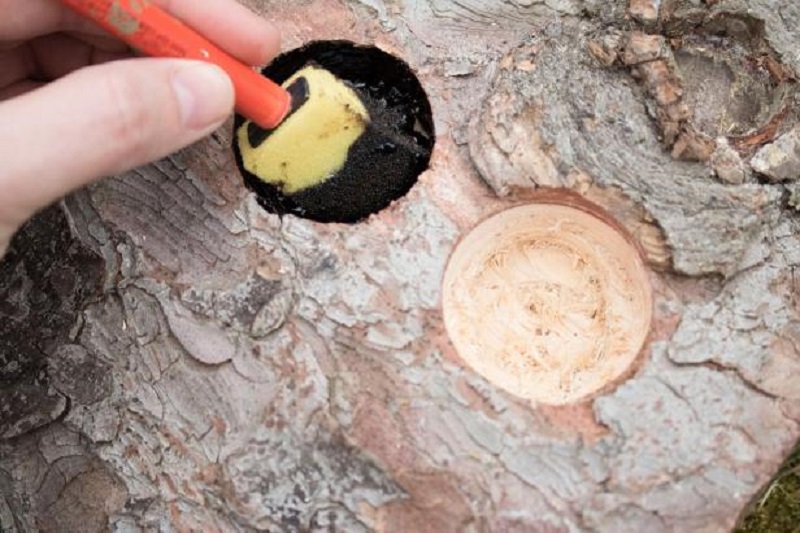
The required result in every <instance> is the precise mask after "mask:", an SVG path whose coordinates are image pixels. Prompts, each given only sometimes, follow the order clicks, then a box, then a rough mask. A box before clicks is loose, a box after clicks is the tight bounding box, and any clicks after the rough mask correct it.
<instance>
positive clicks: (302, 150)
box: [237, 66, 370, 195]
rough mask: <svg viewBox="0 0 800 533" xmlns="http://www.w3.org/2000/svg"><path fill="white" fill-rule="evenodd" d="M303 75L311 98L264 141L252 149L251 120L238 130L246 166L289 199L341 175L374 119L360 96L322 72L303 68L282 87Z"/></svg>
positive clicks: (336, 79)
mask: <svg viewBox="0 0 800 533" xmlns="http://www.w3.org/2000/svg"><path fill="white" fill-rule="evenodd" d="M301 77H303V78H305V79H306V81H307V83H308V93H309V96H308V100H307V101H306V102H305V103H304V104H303V105H302V106H300V108H298V109H297V110H296V111H295V112H294V113H293V114H292V115H290V116H289V117H288V118H287V119H286V120H284V122H283V123H281V124H280V125H279V126H278V127H277V128H276V129H275V130H274V131H273V132H272V133H271V134H270V136H269V137H267V139H266V140H265V141H264V142H263V143H261V144H260V145H259V146H251V145H250V139H249V136H248V127H249V125H250V122H245V123H244V124H243V125H242V126H241V127H240V128H239V130H238V132H237V139H238V142H239V150H240V153H241V156H242V163H243V165H244V168H245V169H246V170H247V171H248V172H250V173H251V174H254V175H255V176H257V177H258V178H259V179H261V180H262V181H265V182H267V183H270V184H272V185H274V186H277V187H279V188H280V189H281V190H282V192H283V193H284V194H287V195H291V194H294V193H297V192H300V191H303V190H305V189H309V188H311V187H315V186H317V185H320V184H322V183H324V182H325V181H327V180H328V179H329V178H331V177H332V176H334V175H335V174H336V173H337V172H339V171H340V170H341V169H342V168H343V167H344V165H345V163H346V162H347V155H348V152H349V150H350V147H351V146H352V145H353V143H355V142H356V140H358V138H359V137H361V135H362V134H363V133H364V131H365V129H366V127H367V124H368V123H369V120H370V117H369V112H368V111H367V109H366V107H364V104H363V103H362V102H361V99H360V98H359V96H358V94H357V93H356V92H355V91H354V90H353V89H352V88H351V87H349V86H347V85H346V84H345V83H343V82H342V81H341V80H339V79H338V78H336V77H335V76H334V75H333V74H331V73H330V72H328V71H327V70H324V69H322V68H319V67H315V66H307V67H304V68H303V69H301V70H299V71H298V72H297V73H296V74H295V75H294V76H292V77H291V78H289V80H287V81H286V83H284V85H283V87H284V88H287V87H289V86H290V85H291V84H292V83H294V82H295V81H296V80H298V79H299V78H301Z"/></svg>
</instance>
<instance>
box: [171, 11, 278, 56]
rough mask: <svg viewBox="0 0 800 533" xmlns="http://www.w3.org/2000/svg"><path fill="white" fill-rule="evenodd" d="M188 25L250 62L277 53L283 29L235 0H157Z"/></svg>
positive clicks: (232, 53)
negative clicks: (199, 0) (279, 29)
mask: <svg viewBox="0 0 800 533" xmlns="http://www.w3.org/2000/svg"><path fill="white" fill-rule="evenodd" d="M156 3H158V4H160V5H161V6H162V7H163V8H164V9H165V10H166V11H169V12H170V13H172V14H173V15H175V16H176V17H178V18H179V19H181V20H182V21H183V22H185V23H186V24H187V25H188V26H190V27H192V28H194V29H195V30H197V31H198V32H200V33H202V34H203V35H204V36H206V37H207V38H208V39H210V40H211V41H213V42H214V43H215V44H217V45H218V46H219V47H220V48H222V49H224V50H225V51H227V52H229V53H230V54H231V55H234V56H236V57H238V58H239V59H241V60H242V61H244V62H245V63H247V64H249V65H261V64H263V63H267V62H269V61H270V60H271V59H272V58H273V57H275V56H276V55H278V53H279V52H280V49H281V42H280V32H278V30H277V29H276V28H275V26H274V25H273V24H271V23H270V22H268V21H267V20H265V19H263V18H262V17H259V16H258V15H256V14H255V13H253V12H252V11H250V10H249V9H247V8H246V7H245V6H243V5H242V4H240V3H238V2H235V1H232V0H203V1H202V2H198V1H197V0H158V1H157V2H156Z"/></svg>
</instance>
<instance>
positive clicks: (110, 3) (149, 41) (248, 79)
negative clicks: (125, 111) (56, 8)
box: [61, 0, 291, 129]
mask: <svg viewBox="0 0 800 533" xmlns="http://www.w3.org/2000/svg"><path fill="white" fill-rule="evenodd" d="M61 2H62V3H63V4H64V5H66V6H67V7H69V8H71V9H73V10H74V11H76V12H78V13H79V14H81V15H82V16H84V17H86V18H89V19H91V20H92V21H94V22H95V23H96V24H98V25H100V26H101V27H102V28H104V29H105V30H106V31H108V32H109V33H111V34H112V35H115V36H116V37H118V38H119V39H120V40H122V41H124V42H126V43H127V44H128V45H130V46H131V47H133V48H135V49H136V50H138V51H140V52H142V53H143V54H145V55H148V56H152V57H175V58H184V59H196V60H200V61H207V62H209V63H213V64H215V65H217V66H218V67H220V68H222V69H223V70H224V71H225V72H226V73H227V74H228V76H230V78H231V80H232V81H233V86H234V88H235V90H236V109H237V111H238V112H239V113H240V114H242V115H244V116H246V117H247V118H249V119H250V120H252V121H254V122H256V123H257V124H258V125H259V126H261V127H263V128H266V129H272V128H275V127H276V126H277V125H278V124H280V123H281V121H282V120H283V119H284V117H285V116H286V114H287V113H288V112H289V109H290V107H291V97H290V96H289V94H288V93H287V92H286V91H285V90H284V89H283V88H282V87H281V86H279V85H278V84H276V83H275V82H273V81H271V80H269V79H267V78H265V77H263V76H261V75H260V74H258V73H257V72H255V71H254V70H253V69H252V68H250V67H248V66H247V65H245V64H244V63H242V62H240V61H238V60H237V59H235V58H233V57H232V56H230V55H229V54H227V53H226V52H224V51H223V50H221V49H220V48H219V47H217V46H216V45H214V44H212V43H211V42H210V41H209V40H208V39H206V38H205V37H203V36H202V35H200V34H199V33H197V32H196V31H195V30H193V29H191V28H190V27H189V26H187V25H186V24H184V23H183V22H181V21H180V20H178V19H176V18H175V17H173V16H172V15H170V14H168V13H167V12H166V11H164V10H162V9H160V8H159V7H157V6H155V5H153V4H151V3H150V1H149V0H61Z"/></svg>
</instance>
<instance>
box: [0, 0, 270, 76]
mask: <svg viewBox="0 0 800 533" xmlns="http://www.w3.org/2000/svg"><path fill="white" fill-rule="evenodd" d="M153 3H155V4H157V5H159V6H161V7H162V8H163V9H164V10H165V11H168V12H170V13H172V14H173V15H174V16H175V17H176V18H178V19H180V20H182V21H183V22H184V23H185V24H186V25H188V26H190V27H191V28H193V29H195V30H196V31H198V32H199V33H201V34H203V35H204V36H205V37H207V38H208V39H209V40H210V41H212V42H214V44H216V45H217V46H219V47H220V48H222V49H223V50H226V51H227V52H228V53H230V54H231V55H233V56H235V57H237V58H239V59H240V60H242V61H244V62H245V63H247V64H250V65H260V64H262V63H266V62H268V61H269V60H270V59H272V58H273V57H274V56H275V55H277V53H278V52H279V51H280V36H279V33H278V31H277V30H276V29H275V27H274V26H273V25H272V24H270V23H269V22H268V21H266V20H264V19H263V18H261V17H259V16H258V15H256V14H255V13H253V12H251V11H250V10H249V9H247V8H246V7H244V6H243V5H241V4H239V3H238V2H236V1H235V0H203V1H201V2H198V1H197V0H153ZM0 13H3V16H2V17H0V41H21V40H27V39H32V38H34V37H38V36H41V35H46V34H49V33H54V32H59V31H79V32H84V33H95V34H104V33H105V32H103V31H102V30H101V29H100V28H99V27H97V26H95V25H94V24H93V23H91V22H90V21H88V20H85V19H82V18H81V17H80V16H78V15H76V14H75V13H73V12H72V11H71V10H70V9H68V8H66V7H64V6H63V5H62V4H61V3H60V2H58V1H57V0H0Z"/></svg>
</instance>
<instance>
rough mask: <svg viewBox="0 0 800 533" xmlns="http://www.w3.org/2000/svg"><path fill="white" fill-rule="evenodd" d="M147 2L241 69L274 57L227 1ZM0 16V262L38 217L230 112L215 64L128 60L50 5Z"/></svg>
mask: <svg viewBox="0 0 800 533" xmlns="http://www.w3.org/2000/svg"><path fill="white" fill-rule="evenodd" d="M154 1H155V2H156V3H158V4H161V5H162V6H163V7H164V8H165V9H168V10H169V11H170V12H171V13H172V14H174V15H175V16H176V17H178V18H180V19H181V20H183V21H184V22H186V23H187V24H188V25H189V26H192V27H193V28H195V29H196V30H198V31H199V32H201V33H203V34H204V35H206V36H207V37H208V38H209V39H211V40H212V41H214V42H215V43H216V44H217V45H219V46H220V47H221V48H223V49H225V50H227V51H228V52H230V53H231V54H232V55H234V56H236V57H238V58H239V59H241V60H243V61H244V62H246V63H248V64H251V65H259V64H263V63H266V62H268V61H269V60H270V59H271V58H272V57H273V56H274V55H275V54H277V52H278V50H279V47H280V43H279V37H278V33H277V32H276V31H275V29H274V28H273V27H272V26H271V25H270V24H269V23H267V22H266V21H264V20H262V19H260V18H259V17H257V16H256V15H254V14H252V13H250V12H249V11H248V10H247V9H246V8H244V7H243V6H241V5H239V4H238V3H236V1H235V0H199V1H198V0H171V1H170V0H154ZM0 13H2V16H0V257H2V255H3V252H4V251H5V249H6V248H7V246H8V243H9V241H10V239H11V236H12V235H13V233H14V231H16V230H17V229H18V228H19V226H20V225H22V223H23V222H25V220H27V219H28V218H30V217H31V216H32V215H33V214H34V213H36V212H37V211H38V210H40V209H42V208H43V207H46V206H47V205H49V204H50V203H52V202H53V201H55V200H57V199H59V198H61V197H62V196H64V195H65V194H67V193H69V192H70V191H73V190H75V189H77V188H79V187H81V186H83V185H85V184H87V183H89V182H91V181H93V180H96V179H98V178H100V177H102V176H106V175H111V174H115V173H119V172H123V171H125V170H129V169H131V168H134V167H136V166H139V165H142V164H144V163H147V162H149V161H153V160H156V159H159V158H161V157H164V156H166V155H168V154H170V153H172V152H174V151H176V150H178V149H180V148H183V147H184V146H187V145H189V144H191V143H193V142H195V141H197V140H198V139H200V138H202V137H204V136H206V135H208V134H209V133H211V132H212V131H214V130H215V129H216V128H218V127H219V126H220V125H221V124H222V123H223V122H224V121H225V119H226V118H227V116H228V115H229V114H230V113H231V112H232V110H233V100H234V93H233V87H232V85H231V81H230V79H229V78H228V77H227V76H226V75H225V74H224V73H223V72H222V71H221V70H220V69H218V68H217V67H214V66H212V65H208V64H205V63H200V62H195V61H186V60H173V59H133V58H132V54H131V53H130V51H129V50H128V48H127V47H126V46H125V45H124V44H123V43H121V42H119V41H117V40H115V39H113V38H111V37H110V36H109V35H108V34H106V33H104V32H103V31H102V30H101V29H99V28H98V27H96V26H94V25H93V24H92V23H90V22H88V21H85V20H83V19H81V18H80V17H78V16H77V15H75V14H74V13H73V12H71V11H70V10H68V9H67V8H65V7H62V6H61V4H60V3H59V2H58V1H57V0H0Z"/></svg>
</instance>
